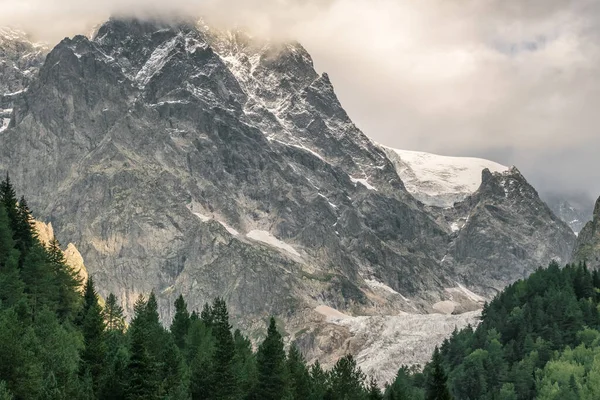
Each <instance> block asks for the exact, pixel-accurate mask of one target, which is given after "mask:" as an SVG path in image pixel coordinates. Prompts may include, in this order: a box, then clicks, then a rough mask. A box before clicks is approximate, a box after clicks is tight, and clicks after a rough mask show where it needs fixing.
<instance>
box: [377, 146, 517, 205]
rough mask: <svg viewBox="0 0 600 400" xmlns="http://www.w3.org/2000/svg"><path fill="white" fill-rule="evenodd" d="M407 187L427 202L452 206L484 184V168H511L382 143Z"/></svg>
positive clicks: (487, 161)
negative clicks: (391, 146) (393, 147)
mask: <svg viewBox="0 0 600 400" xmlns="http://www.w3.org/2000/svg"><path fill="white" fill-rule="evenodd" d="M382 148H383V150H384V151H385V153H386V155H387V156H388V157H389V159H390V160H391V161H392V162H393V163H394V165H395V167H396V171H397V172H398V175H399V176H400V178H401V179H402V182H404V185H405V186H406V189H407V190H408V191H409V192H410V193H411V194H412V195H413V196H414V197H415V198H416V199H417V200H419V201H421V202H423V204H427V205H429V206H436V207H444V208H447V207H452V206H454V203H457V202H459V201H463V200H464V199H466V198H467V197H469V196H470V195H472V194H473V193H474V192H475V191H476V190H477V189H478V188H479V186H480V185H481V171H483V170H484V169H486V168H487V169H488V170H490V171H491V172H504V171H507V170H508V167H505V166H504V165H500V164H498V163H495V162H493V161H489V160H483V159H481V158H471V157H446V156H440V155H437V154H430V153H423V152H420V151H408V150H398V149H392V148H389V147H385V146H382Z"/></svg>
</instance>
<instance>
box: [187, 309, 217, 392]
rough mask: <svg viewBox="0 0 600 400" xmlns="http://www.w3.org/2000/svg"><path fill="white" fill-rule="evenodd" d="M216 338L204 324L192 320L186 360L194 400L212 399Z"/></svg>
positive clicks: (197, 320)
mask: <svg viewBox="0 0 600 400" xmlns="http://www.w3.org/2000/svg"><path fill="white" fill-rule="evenodd" d="M214 352H215V338H214V336H213V334H212V333H211V329H210V328H208V327H207V326H206V325H205V324H204V322H202V320H200V319H196V320H192V322H191V325H190V329H189V332H188V337H187V340H186V359H187V361H188V365H189V366H190V392H191V394H192V399H193V400H209V399H211V398H212V392H213V386H212V376H213V358H214Z"/></svg>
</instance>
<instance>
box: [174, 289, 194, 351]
mask: <svg viewBox="0 0 600 400" xmlns="http://www.w3.org/2000/svg"><path fill="white" fill-rule="evenodd" d="M190 322H191V320H190V313H189V312H188V309H187V304H185V300H184V299H183V296H182V295H179V297H178V298H177V300H175V317H174V318H173V323H172V324H171V334H172V335H173V339H174V340H175V344H176V345H177V347H179V349H181V350H183V349H184V348H185V337H186V335H187V333H188V330H189V329H190Z"/></svg>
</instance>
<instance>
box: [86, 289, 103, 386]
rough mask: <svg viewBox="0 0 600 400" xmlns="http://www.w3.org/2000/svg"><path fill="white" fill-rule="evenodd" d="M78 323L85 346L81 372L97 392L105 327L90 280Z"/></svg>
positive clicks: (101, 366)
mask: <svg viewBox="0 0 600 400" xmlns="http://www.w3.org/2000/svg"><path fill="white" fill-rule="evenodd" d="M80 323H81V326H80V329H81V332H82V334H83V342H84V345H85V347H84V349H83V351H82V353H81V372H82V374H83V375H86V374H89V377H90V378H91V380H92V387H93V389H94V391H95V392H97V390H98V386H99V383H100V377H101V375H102V372H103V369H104V362H105V359H106V342H105V337H104V331H105V328H106V326H105V324H104V317H103V315H102V308H101V307H100V304H99V303H98V294H97V293H96V289H95V288H94V281H93V280H92V278H89V279H88V281H87V282H86V284H85V289H84V294H83V307H82V310H81V314H80Z"/></svg>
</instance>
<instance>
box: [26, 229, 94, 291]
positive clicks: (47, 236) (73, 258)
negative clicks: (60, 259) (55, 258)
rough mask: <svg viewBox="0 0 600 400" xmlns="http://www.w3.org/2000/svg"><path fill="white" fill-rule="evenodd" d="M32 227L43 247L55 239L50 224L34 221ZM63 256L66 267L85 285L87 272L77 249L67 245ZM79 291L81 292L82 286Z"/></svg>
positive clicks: (72, 245) (71, 244)
mask: <svg viewBox="0 0 600 400" xmlns="http://www.w3.org/2000/svg"><path fill="white" fill-rule="evenodd" d="M34 227H35V231H36V233H37V237H38V239H39V240H40V242H41V243H42V244H43V245H44V246H48V245H49V244H50V242H52V240H54V239H55V236H54V229H53V228H52V223H48V224H46V223H44V222H42V221H37V220H35V221H34ZM63 255H64V257H65V261H66V263H67V265H68V266H69V267H71V268H72V269H73V271H75V272H76V273H77V276H78V277H79V279H80V281H81V282H82V283H85V282H86V281H87V279H88V272H87V269H86V268H85V265H84V263H83V257H82V256H81V253H79V250H77V247H75V245H74V244H73V243H69V244H68V245H67V247H66V248H65V249H64V250H63ZM81 289H82V290H83V285H82V287H81Z"/></svg>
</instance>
